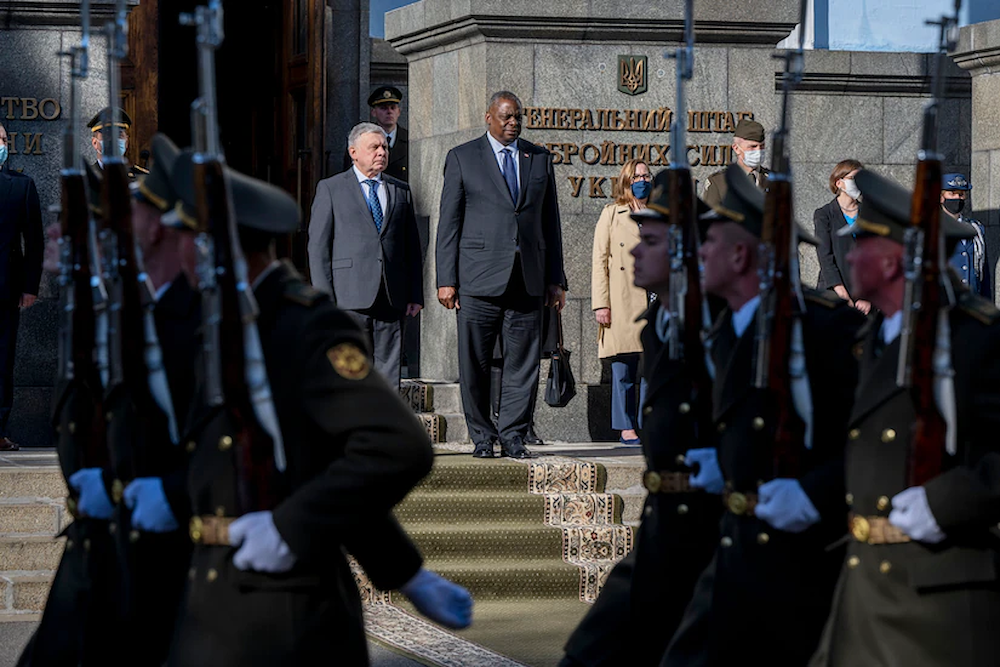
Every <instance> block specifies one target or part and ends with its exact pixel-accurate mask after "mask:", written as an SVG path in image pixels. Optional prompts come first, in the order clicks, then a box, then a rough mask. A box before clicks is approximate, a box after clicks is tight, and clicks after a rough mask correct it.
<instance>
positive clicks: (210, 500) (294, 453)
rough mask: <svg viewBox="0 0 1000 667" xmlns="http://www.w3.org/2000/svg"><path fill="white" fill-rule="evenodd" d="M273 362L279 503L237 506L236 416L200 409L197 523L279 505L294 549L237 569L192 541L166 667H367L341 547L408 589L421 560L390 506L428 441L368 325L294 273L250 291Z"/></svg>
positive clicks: (281, 273)
mask: <svg viewBox="0 0 1000 667" xmlns="http://www.w3.org/2000/svg"><path fill="white" fill-rule="evenodd" d="M255 295H256V298H257V302H258V306H259V308H260V316H259V318H258V329H259V331H260V337H261V343H262V346H263V351H264V358H265V362H266V365H267V371H268V375H269V379H270V384H271V392H272V395H273V397H274V403H275V408H276V410H277V414H278V419H279V421H280V425H281V430H282V437H283V439H284V446H285V453H286V457H287V461H288V463H287V469H286V471H285V472H284V473H283V474H279V473H274V475H276V476H277V479H276V480H274V484H273V485H272V486H271V489H272V490H273V491H274V493H275V497H274V499H273V504H272V505H271V506H270V507H264V508H260V507H257V508H248V509H247V510H242V509H241V508H240V507H239V505H238V503H237V497H238V495H237V483H238V480H237V475H236V467H235V463H236V459H235V458H234V457H235V456H236V454H237V452H236V451H235V450H236V449H237V448H236V447H232V446H229V445H226V444H225V441H224V439H223V438H224V436H225V435H228V434H229V433H232V432H233V431H232V423H231V422H230V418H229V416H228V413H226V412H219V411H202V414H201V415H200V416H199V417H197V418H196V420H195V421H194V424H193V429H192V439H193V441H194V442H195V447H194V450H195V451H194V454H193V455H192V462H191V466H190V470H191V473H190V478H189V479H190V492H191V500H192V504H193V510H194V513H195V514H198V515H213V514H216V515H222V516H229V517H232V516H236V515H238V514H239V513H242V511H251V510H259V509H271V510H272V511H273V516H274V523H275V525H276V527H277V529H278V531H279V532H280V534H281V536H282V538H283V539H284V541H285V542H286V543H287V544H288V546H289V547H290V548H291V550H292V552H293V553H294V554H295V555H296V558H297V561H296V564H295V567H294V568H293V569H292V570H291V571H289V572H287V573H284V574H279V575H269V574H264V573H259V572H253V571H241V570H238V569H236V568H235V567H234V566H233V565H232V561H231V557H232V553H233V551H234V550H233V548H232V547H227V546H196V548H195V552H194V556H193V558H192V568H191V571H190V573H189V576H190V583H189V586H188V591H187V595H186V613H185V615H184V619H183V621H182V622H181V627H180V628H179V631H178V638H177V640H176V641H175V643H174V648H173V651H172V653H171V656H170V661H169V664H171V665H177V666H183V667H197V666H201V665H205V666H206V667H207V666H211V667H225V666H233V667H235V666H237V665H239V666H241V667H242V666H247V665H249V666H253V665H262V666H263V665H283V664H287V665H305V666H308V665H328V664H330V660H331V656H335V657H336V662H337V664H338V665H348V666H354V665H365V664H367V656H366V645H365V636H364V628H363V624H362V619H361V604H360V598H359V594H358V588H357V585H356V583H355V580H354V577H353V575H352V574H351V570H350V568H349V566H348V562H347V558H346V555H345V553H344V551H345V549H346V550H347V551H350V552H351V553H352V554H353V555H354V556H355V557H356V558H357V559H358V561H359V563H360V564H361V565H362V567H364V568H365V570H366V572H367V573H368V575H369V577H370V578H371V580H372V582H373V584H374V585H375V586H377V587H378V588H380V589H382V590H391V589H394V588H398V587H399V586H401V585H402V584H404V583H406V581H408V580H409V579H410V578H411V577H412V576H413V575H414V574H415V573H416V571H417V569H418V568H419V567H420V565H421V558H420V554H419V552H417V551H416V549H415V547H414V546H413V545H412V543H411V542H410V541H409V540H408V538H407V537H406V535H405V534H404V533H403V532H402V529H401V528H400V527H399V525H398V524H397V523H396V522H395V520H394V519H392V517H391V515H390V511H391V509H392V507H393V506H394V505H395V504H396V503H398V502H399V501H400V500H401V499H402V498H403V497H404V496H405V495H406V493H408V492H409V490H410V489H411V488H413V486H414V485H415V484H416V483H417V482H418V481H419V480H420V479H421V478H422V477H423V476H424V475H426V474H427V472H428V471H429V470H430V467H431V462H432V452H431V447H430V443H429V441H428V439H427V435H426V433H425V432H424V429H423V428H422V427H421V425H420V423H419V422H418V421H417V420H416V418H415V417H414V416H413V414H412V412H411V411H410V410H409V409H408V408H407V407H406V406H405V405H404V404H403V402H402V401H401V400H400V398H399V396H398V395H397V393H396V392H395V391H394V390H393V389H392V388H390V387H389V386H388V385H387V384H386V383H385V381H384V380H383V379H381V378H380V377H379V376H378V374H377V373H374V372H371V369H370V367H369V365H368V363H367V357H366V354H365V352H364V349H365V347H364V345H365V343H364V338H363V334H362V333H361V331H360V330H359V329H358V328H357V327H356V326H355V325H354V324H353V323H352V322H351V320H350V319H349V318H348V316H347V315H346V314H344V313H342V312H341V311H339V310H337V309H336V308H335V307H334V306H333V305H332V304H331V302H330V301H329V298H328V297H326V296H325V295H323V294H322V293H320V292H318V291H316V290H314V289H313V288H311V287H309V286H308V285H307V284H306V283H305V282H304V281H303V279H302V277H301V276H299V275H298V274H297V273H295V271H294V269H292V268H291V266H290V265H287V264H281V265H280V266H278V267H277V268H275V269H273V270H272V271H271V273H270V274H269V275H267V276H266V277H265V278H264V279H263V280H262V281H261V282H260V284H259V285H258V286H257V287H256V289H255Z"/></svg>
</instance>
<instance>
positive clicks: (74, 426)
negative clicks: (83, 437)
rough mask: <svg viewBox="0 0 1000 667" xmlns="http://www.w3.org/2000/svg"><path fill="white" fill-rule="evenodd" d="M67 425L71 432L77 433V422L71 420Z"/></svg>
mask: <svg viewBox="0 0 1000 667" xmlns="http://www.w3.org/2000/svg"><path fill="white" fill-rule="evenodd" d="M66 427H67V428H68V429H69V432H70V433H71V434H73V433H76V422H70V423H68V424H66Z"/></svg>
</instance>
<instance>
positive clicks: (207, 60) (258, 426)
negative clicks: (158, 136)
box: [181, 0, 285, 514]
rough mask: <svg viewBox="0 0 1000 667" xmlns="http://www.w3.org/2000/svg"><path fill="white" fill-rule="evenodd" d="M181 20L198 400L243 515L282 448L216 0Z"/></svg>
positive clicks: (263, 494)
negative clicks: (230, 461) (192, 40)
mask: <svg viewBox="0 0 1000 667" xmlns="http://www.w3.org/2000/svg"><path fill="white" fill-rule="evenodd" d="M181 24H182V25H190V26H195V27H196V28H197V31H198V39H197V44H198V75H199V76H198V86H199V97H198V99H197V100H195V102H194V103H193V104H192V106H191V111H192V129H193V135H194V138H195V145H194V149H195V153H194V157H193V164H194V188H195V200H196V208H197V219H198V237H197V241H196V243H197V247H198V251H199V252H198V266H197V273H198V278H199V285H198V289H199V291H200V292H201V296H202V317H203V321H204V326H203V330H202V331H203V345H202V356H203V361H204V364H205V368H204V371H205V372H204V378H205V383H204V387H203V389H204V400H205V402H206V403H207V404H208V405H209V406H211V407H220V406H221V408H222V409H223V410H224V411H225V412H226V413H227V415H228V417H229V419H230V421H231V423H232V424H233V426H234V427H235V435H234V436H233V443H232V445H233V447H232V449H233V451H234V453H235V460H236V484H237V499H238V501H239V503H240V505H241V507H240V508H239V511H240V513H241V514H242V513H246V512H251V511H256V510H265V509H271V508H273V507H274V505H275V504H277V501H278V499H279V498H278V493H277V489H276V481H277V480H276V474H275V471H276V470H277V471H284V470H285V450H284V443H283V441H282V437H281V430H280V427H279V425H278V418H277V412H276V411H275V408H274V403H273V401H272V399H271V387H270V382H269V381H268V377H267V369H266V368H265V366H264V355H263V350H262V348H261V343H260V335H259V333H258V331H257V312H258V311H257V302H256V300H255V299H254V296H253V292H252V291H251V289H250V286H249V280H248V278H247V266H246V260H245V259H244V257H243V251H242V248H241V247H240V243H239V235H238V233H237V228H236V218H235V215H234V211H233V204H232V197H231V195H230V186H229V179H228V177H227V174H226V166H225V158H224V156H223V155H222V149H221V146H220V141H219V127H218V109H217V106H216V101H215V51H216V49H218V48H219V46H220V45H221V44H222V40H223V38H224V36H223V23H222V2H221V0H209V3H208V4H207V5H203V6H199V7H196V8H195V12H194V14H182V15H181ZM222 340H225V341H226V345H225V346H224V347H223V346H222V345H220V341H222Z"/></svg>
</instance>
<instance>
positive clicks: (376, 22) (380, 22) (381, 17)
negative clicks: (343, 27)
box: [368, 0, 417, 37]
mask: <svg viewBox="0 0 1000 667" xmlns="http://www.w3.org/2000/svg"><path fill="white" fill-rule="evenodd" d="M416 1H417V0H371V4H370V5H369V7H370V9H371V18H370V19H369V21H368V32H370V33H371V36H372V37H385V13H386V12H388V11H391V10H393V9H396V8H397V7H402V6H403V5H410V4H413V3H414V2H416Z"/></svg>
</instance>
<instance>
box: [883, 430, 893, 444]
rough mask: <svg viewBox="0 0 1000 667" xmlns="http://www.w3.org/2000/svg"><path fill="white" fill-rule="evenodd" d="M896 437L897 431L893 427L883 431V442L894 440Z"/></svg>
mask: <svg viewBox="0 0 1000 667" xmlns="http://www.w3.org/2000/svg"><path fill="white" fill-rule="evenodd" d="M895 439H896V432H895V431H894V430H892V429H891V428H887V429H886V430H884V431H882V442H892V441H893V440H895Z"/></svg>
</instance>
